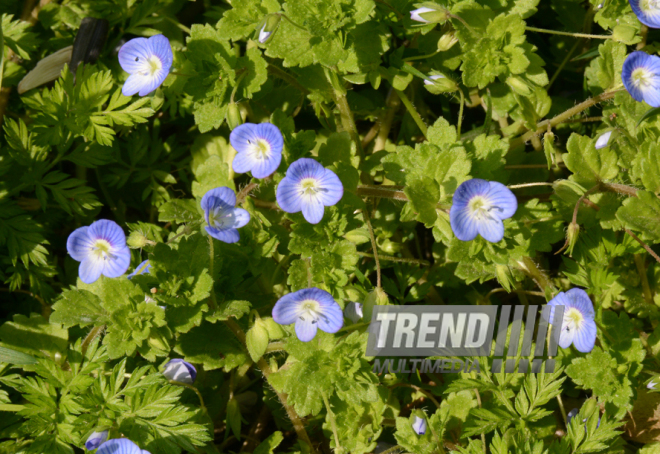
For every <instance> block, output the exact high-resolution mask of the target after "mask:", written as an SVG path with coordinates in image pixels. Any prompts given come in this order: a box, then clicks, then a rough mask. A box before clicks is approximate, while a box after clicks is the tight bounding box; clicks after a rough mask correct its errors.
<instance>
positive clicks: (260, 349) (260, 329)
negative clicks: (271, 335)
mask: <svg viewBox="0 0 660 454" xmlns="http://www.w3.org/2000/svg"><path fill="white" fill-rule="evenodd" d="M245 345H246V346H247V349H248V352H249V353H250V357H251V358H252V361H254V362H255V363H256V362H257V361H259V359H260V358H261V357H262V356H264V353H266V349H267V348H268V328H267V327H266V323H265V322H264V321H263V320H261V319H260V318H257V319H256V320H255V321H254V325H252V328H250V329H249V330H248V332H247V333H246V334H245Z"/></svg>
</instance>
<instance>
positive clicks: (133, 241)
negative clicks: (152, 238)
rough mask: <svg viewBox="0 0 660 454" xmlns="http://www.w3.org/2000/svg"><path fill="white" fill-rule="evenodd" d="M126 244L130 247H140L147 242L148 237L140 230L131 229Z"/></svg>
mask: <svg viewBox="0 0 660 454" xmlns="http://www.w3.org/2000/svg"><path fill="white" fill-rule="evenodd" d="M126 244H127V245H128V247H129V248H131V249H142V248H143V247H145V246H146V245H147V244H149V239H148V238H147V237H146V236H144V234H143V233H142V232H139V231H137V230H133V231H132V232H131V233H130V234H129V235H128V238H126Z"/></svg>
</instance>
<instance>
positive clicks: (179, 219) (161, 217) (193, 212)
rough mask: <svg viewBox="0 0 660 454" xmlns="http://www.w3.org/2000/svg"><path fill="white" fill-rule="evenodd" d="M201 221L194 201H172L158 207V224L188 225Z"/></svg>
mask: <svg viewBox="0 0 660 454" xmlns="http://www.w3.org/2000/svg"><path fill="white" fill-rule="evenodd" d="M201 220H202V216H201V214H200V212H199V208H198V205H197V201H196V200H194V199H174V200H171V201H169V202H166V203H164V204H162V205H161V206H160V207H158V221H159V222H176V223H178V224H189V223H193V222H200V221H201Z"/></svg>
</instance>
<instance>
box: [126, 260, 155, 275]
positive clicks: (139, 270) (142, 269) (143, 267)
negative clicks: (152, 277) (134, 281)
mask: <svg viewBox="0 0 660 454" xmlns="http://www.w3.org/2000/svg"><path fill="white" fill-rule="evenodd" d="M150 272H151V263H149V260H148V259H147V260H145V261H144V262H142V263H140V264H139V265H138V266H136V267H135V270H133V272H132V273H131V274H129V275H128V278H129V279H131V278H132V277H133V276H137V275H140V274H144V273H147V274H149V273H150Z"/></svg>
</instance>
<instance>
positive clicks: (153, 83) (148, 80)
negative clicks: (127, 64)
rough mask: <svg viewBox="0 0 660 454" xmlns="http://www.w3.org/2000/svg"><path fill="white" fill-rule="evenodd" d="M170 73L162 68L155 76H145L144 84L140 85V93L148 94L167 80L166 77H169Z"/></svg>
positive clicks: (141, 94)
mask: <svg viewBox="0 0 660 454" xmlns="http://www.w3.org/2000/svg"><path fill="white" fill-rule="evenodd" d="M168 74H169V73H167V72H165V71H164V70H162V69H161V70H159V71H158V72H156V73H154V75H153V76H150V77H149V76H143V80H142V86H141V87H140V91H139V92H138V95H140V96H147V95H148V94H149V93H151V92H152V91H154V90H156V88H158V87H160V85H161V84H162V83H163V82H164V81H165V79H167V75H168ZM131 77H133V76H131ZM127 82H128V80H127Z"/></svg>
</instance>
